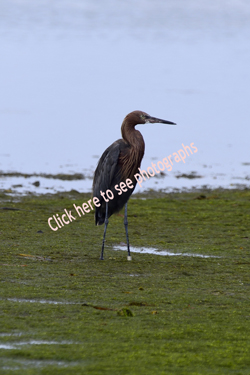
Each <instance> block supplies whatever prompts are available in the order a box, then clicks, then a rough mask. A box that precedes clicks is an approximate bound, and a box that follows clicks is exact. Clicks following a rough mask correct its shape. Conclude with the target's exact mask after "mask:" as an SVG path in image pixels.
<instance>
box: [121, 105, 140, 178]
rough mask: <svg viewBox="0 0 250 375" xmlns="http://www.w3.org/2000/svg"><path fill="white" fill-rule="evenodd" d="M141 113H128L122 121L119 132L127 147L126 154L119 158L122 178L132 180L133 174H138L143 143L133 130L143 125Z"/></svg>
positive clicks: (138, 134)
mask: <svg viewBox="0 0 250 375" xmlns="http://www.w3.org/2000/svg"><path fill="white" fill-rule="evenodd" d="M142 113H143V112H140V111H134V112H131V113H129V114H128V115H127V116H126V117H125V119H124V120H123V123H122V127H121V132H122V138H123V139H124V141H125V142H126V143H127V144H128V145H129V148H128V149H127V152H125V153H124V154H123V155H121V156H120V162H121V165H123V166H124V168H123V169H122V178H123V179H124V178H130V179H132V180H134V175H135V173H138V168H140V165H141V160H142V158H143V155H144V151H145V143H144V139H143V136H142V135H141V133H140V132H139V131H138V130H136V129H135V126H136V125H137V124H143V123H144V121H143V120H142V118H141V117H140V115H141V114H142Z"/></svg>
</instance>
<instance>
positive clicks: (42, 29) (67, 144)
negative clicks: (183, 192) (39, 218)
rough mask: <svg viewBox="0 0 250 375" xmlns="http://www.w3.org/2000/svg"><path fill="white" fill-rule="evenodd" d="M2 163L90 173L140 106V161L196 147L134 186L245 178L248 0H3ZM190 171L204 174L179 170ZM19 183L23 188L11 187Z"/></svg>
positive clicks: (0, 185) (51, 184)
mask: <svg viewBox="0 0 250 375" xmlns="http://www.w3.org/2000/svg"><path fill="white" fill-rule="evenodd" d="M0 15H1V16H0V43H1V60H0V69H1V71H2V72H4V74H2V75H1V76H0V87H1V88H2V89H1V91H0V99H1V100H0V103H1V104H0V123H1V129H0V138H1V147H0V170H2V171H5V172H6V171H17V172H23V173H35V172H37V173H39V172H44V173H87V174H88V175H89V176H92V175H93V171H94V169H95V167H96V164H97V161H98V158H99V157H100V156H101V154H102V152H103V151H104V150H105V148H106V147H108V146H109V145H110V144H111V143H112V142H113V141H114V140H116V139H118V138H120V125H121V122H122V120H123V118H124V116H125V115H126V114H127V113H129V112H130V111H132V110H135V109H141V110H144V111H146V112H148V113H150V114H151V115H153V116H157V117H160V118H166V119H167V120H172V121H174V122H176V123H177V126H176V127H171V126H163V125H162V124H154V125H153V126H152V125H149V124H148V125H145V126H138V129H139V130H140V131H141V132H142V134H143V136H144V139H145V143H146V153H145V157H144V160H143V163H142V168H143V169H147V167H148V166H150V165H151V163H152V161H154V162H157V161H159V160H162V159H163V158H164V157H166V156H168V155H170V154H172V153H173V152H177V151H178V150H179V149H181V148H182V147H183V146H182V144H184V145H189V144H190V143H192V142H193V143H194V144H195V146H196V147H197V148H198V152H197V153H196V154H193V155H191V156H189V157H187V158H186V160H185V163H183V162H179V163H175V164H174V165H173V169H172V171H166V170H165V172H166V176H163V177H162V178H155V177H153V178H150V179H149V180H147V181H145V182H143V184H142V186H141V188H140V187H139V186H138V187H137V191H139V190H145V189H148V188H157V189H167V190H174V189H175V188H179V189H183V188H188V189H190V188H192V187H195V186H196V187H197V186H204V185H207V186H210V187H218V186H222V187H228V188H230V187H237V186H238V185H241V186H249V185H250V177H249V176H250V154H249V146H248V138H249V135H250V131H249V126H248V119H249V117H250V108H249V103H248V98H249V96H250V72H249V61H250V45H249V36H250V4H249V3H247V2H231V3H230V4H229V3H228V1H226V0H221V1H220V2H216V3H215V2H212V3H211V2H210V3H208V2H206V1H205V0H199V1H198V0H188V1H183V0H180V1H178V2H176V1H168V2H163V1H160V0H156V1H154V2H152V1H151V0H144V1H141V2H136V3H133V7H131V3H130V2H129V1H128V2H119V4H118V3H116V2H114V1H112V0H111V1H103V2H99V3H96V2H95V3H93V2H92V1H90V0H87V1H85V2H82V1H80V0H76V1H74V2H69V1H66V0H65V1H63V2H61V1H59V0H54V1H53V2H51V3H46V6H45V3H44V2H43V1H42V0H38V1H36V2H35V3H34V2H32V1H30V0H27V1H25V2H24V1H20V2H17V1H15V0H12V1H6V0H5V1H2V2H1V4H0ZM192 171H195V172H196V173H197V174H198V175H200V176H202V177H201V178H196V179H188V178H184V177H183V178H177V176H179V175H180V174H183V173H184V174H190V173H191V172H192ZM37 179H38V178H35V179H34V178H31V179H25V178H11V177H7V178H4V177H0V189H10V188H11V189H12V190H13V191H14V192H20V193H24V192H27V191H34V192H37V193H44V192H55V191H62V190H71V189H75V190H78V191H80V192H82V191H90V189H91V184H92V181H91V179H90V178H87V179H86V180H82V181H58V180H57V181H55V180H53V181H52V180H45V179H42V178H39V181H40V186H39V187H35V186H33V185H32V183H33V182H34V181H36V180H37ZM13 185H14V186H15V185H22V187H13Z"/></svg>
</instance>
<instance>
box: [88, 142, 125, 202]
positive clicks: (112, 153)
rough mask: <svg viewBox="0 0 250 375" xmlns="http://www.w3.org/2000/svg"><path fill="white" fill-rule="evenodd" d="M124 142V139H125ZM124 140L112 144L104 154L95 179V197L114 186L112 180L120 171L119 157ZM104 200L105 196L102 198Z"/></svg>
mask: <svg viewBox="0 0 250 375" xmlns="http://www.w3.org/2000/svg"><path fill="white" fill-rule="evenodd" d="M123 142H124V141H123ZM121 146H122V140H120V139H119V140H118V141H116V142H114V143H112V145H110V146H109V147H108V148H107V149H106V150H105V151H104V153H103V154H102V156H101V158H100V160H99V163H98V165H97V168H96V170H95V175H94V180H93V197H97V198H101V195H100V190H102V191H103V192H105V191H106V190H107V189H110V188H113V186H111V182H112V180H113V178H114V177H115V175H116V173H117V172H118V167H117V166H118V159H119V155H120V152H121ZM101 200H103V198H101Z"/></svg>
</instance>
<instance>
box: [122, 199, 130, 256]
mask: <svg viewBox="0 0 250 375" xmlns="http://www.w3.org/2000/svg"><path fill="white" fill-rule="evenodd" d="M127 211H128V203H126V204H125V213H124V226H125V231H126V238H127V246H128V258H127V259H128V260H132V257H131V256H130V248H129V239H128V212H127Z"/></svg>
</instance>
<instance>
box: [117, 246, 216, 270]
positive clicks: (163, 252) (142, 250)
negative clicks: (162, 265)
mask: <svg viewBox="0 0 250 375" xmlns="http://www.w3.org/2000/svg"><path fill="white" fill-rule="evenodd" d="M113 250H123V251H127V246H121V245H117V246H113ZM130 251H131V253H132V254H131V255H133V253H140V254H154V255H162V256H182V257H198V258H220V257H219V256H214V255H203V254H189V253H173V252H172V251H168V250H159V249H155V248H153V247H132V246H130ZM131 276H132V275H131ZM133 276H136V275H133Z"/></svg>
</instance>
